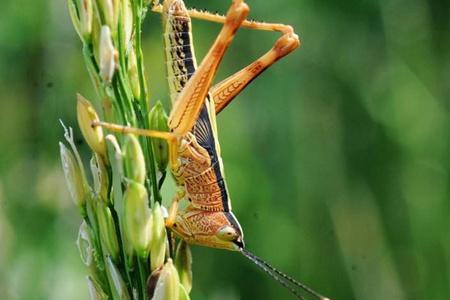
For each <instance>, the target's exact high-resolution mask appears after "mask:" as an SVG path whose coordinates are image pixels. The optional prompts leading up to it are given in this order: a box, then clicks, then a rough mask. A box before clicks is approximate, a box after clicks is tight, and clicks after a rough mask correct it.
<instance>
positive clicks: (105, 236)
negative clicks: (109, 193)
mask: <svg viewBox="0 0 450 300" xmlns="http://www.w3.org/2000/svg"><path fill="white" fill-rule="evenodd" d="M95 204H96V212H97V219H98V226H99V229H100V239H101V241H102V246H103V248H104V252H106V254H109V255H110V256H111V257H112V258H113V260H114V261H118V258H119V242H118V240H117V233H116V227H115V223H114V219H113V217H112V214H111V210H110V209H109V207H108V206H106V204H105V203H104V202H103V201H96V203H95Z"/></svg>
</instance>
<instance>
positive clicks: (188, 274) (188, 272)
mask: <svg viewBox="0 0 450 300" xmlns="http://www.w3.org/2000/svg"><path fill="white" fill-rule="evenodd" d="M175 266H176V268H177V270H178V274H179V275H180V282H181V284H182V285H183V286H184V289H185V290H186V292H187V293H188V294H189V293H190V292H191V289H192V253H191V249H190V247H189V245H188V244H187V243H186V242H185V241H183V240H182V241H181V242H179V243H178V247H177V251H176V256H175Z"/></svg>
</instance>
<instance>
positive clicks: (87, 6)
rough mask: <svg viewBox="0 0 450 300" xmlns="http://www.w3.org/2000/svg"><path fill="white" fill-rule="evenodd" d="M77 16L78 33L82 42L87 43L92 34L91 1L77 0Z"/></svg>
mask: <svg viewBox="0 0 450 300" xmlns="http://www.w3.org/2000/svg"><path fill="white" fill-rule="evenodd" d="M78 15H79V16H80V33H81V35H82V36H83V40H84V42H89V40H90V39H91V32H92V18H93V9H92V0H78Z"/></svg>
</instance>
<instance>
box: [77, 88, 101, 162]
mask: <svg viewBox="0 0 450 300" xmlns="http://www.w3.org/2000/svg"><path fill="white" fill-rule="evenodd" d="M77 118H78V126H80V129H81V133H82V134H83V137H84V139H85V140H86V142H87V144H88V145H89V147H90V148H91V149H92V150H93V151H94V152H96V153H98V154H100V155H101V156H103V157H106V147H105V138H104V136H103V129H102V128H101V127H100V126H97V127H92V123H93V122H98V121H99V118H98V115H97V112H96V111H95V109H94V107H93V106H92V104H91V103H90V102H89V101H88V100H86V98H84V97H83V96H81V95H80V94H78V95H77Z"/></svg>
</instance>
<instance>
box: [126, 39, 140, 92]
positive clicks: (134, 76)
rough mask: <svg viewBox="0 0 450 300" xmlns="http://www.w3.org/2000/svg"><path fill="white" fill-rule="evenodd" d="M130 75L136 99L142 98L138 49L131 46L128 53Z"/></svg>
mask: <svg viewBox="0 0 450 300" xmlns="http://www.w3.org/2000/svg"><path fill="white" fill-rule="evenodd" d="M128 76H129V77H130V85H131V91H132V93H133V96H134V98H135V99H136V100H139V99H140V98H141V85H140V84H139V76H138V68H137V59H136V49H135V48H134V47H133V48H131V51H130V53H129V54H128Z"/></svg>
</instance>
